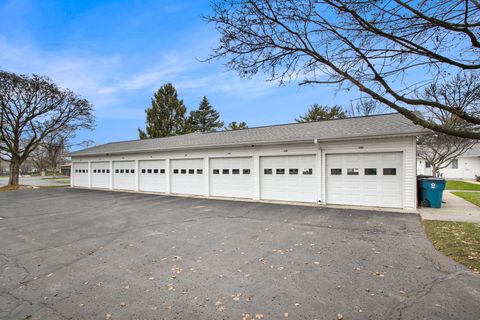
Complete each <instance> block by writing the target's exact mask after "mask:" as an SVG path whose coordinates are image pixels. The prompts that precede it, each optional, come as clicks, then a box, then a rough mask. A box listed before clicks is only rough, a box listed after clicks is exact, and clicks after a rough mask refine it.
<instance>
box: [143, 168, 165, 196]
mask: <svg viewBox="0 0 480 320" xmlns="http://www.w3.org/2000/svg"><path fill="white" fill-rule="evenodd" d="M139 167H140V168H139V170H140V171H139V178H140V183H139V189H140V191H152V192H166V191H167V177H166V174H165V160H148V161H140V162H139Z"/></svg>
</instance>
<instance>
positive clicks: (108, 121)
mask: <svg viewBox="0 0 480 320" xmlns="http://www.w3.org/2000/svg"><path fill="white" fill-rule="evenodd" d="M209 12H210V8H209V1H207V0H205V1H198V0H197V1H193V0H191V1H187V0H184V1H170V0H157V1H149V0H144V1H89V0H88V1H87V0H82V1H74V0H69V1H66V0H64V1H60V0H58V1H46V0H45V1H34V0H11V1H1V0H0V17H1V19H0V69H3V70H7V71H12V72H17V73H36V74H41V75H46V76H49V77H50V78H51V79H53V80H54V81H55V82H56V83H58V84H59V85H60V86H62V87H65V88H69V89H72V90H73V91H75V92H76V93H78V94H80V95H81V96H82V97H84V98H86V99H88V100H89V101H90V102H91V103H92V104H93V105H94V106H95V116H96V120H97V125H96V129H95V130H94V131H82V132H80V133H79V135H78V138H77V140H84V139H90V140H93V141H95V143H96V144H100V143H105V142H110V141H118V140H130V139H137V138H138V133H137V128H139V127H141V128H143V127H144V126H145V113H144V110H145V108H147V107H148V106H149V105H150V98H151V97H152V95H153V92H154V91H155V90H157V89H158V88H159V87H160V86H161V85H162V84H164V83H167V82H171V83H173V85H174V86H175V87H176V88H177V90H178V93H179V96H180V98H182V99H183V100H184V101H185V104H186V106H187V108H188V109H189V110H191V109H194V108H196V107H197V106H198V103H199V102H200V100H201V98H202V96H204V95H206V96H207V98H208V99H209V100H210V102H211V103H212V105H213V106H214V107H215V108H216V109H217V110H218V111H219V112H220V114H221V116H222V120H223V121H224V122H225V123H228V122H230V121H246V122H247V123H248V125H249V126H251V127H253V126H259V125H269V124H278V123H288V122H292V121H293V119H294V118H295V117H297V116H298V115H300V114H302V113H304V112H305V111H306V110H307V109H308V107H309V106H310V105H311V104H313V103H315V102H317V103H321V104H328V105H334V104H342V105H345V106H347V105H348V104H349V101H350V100H351V99H353V98H356V97H355V96H353V93H351V94H350V96H349V94H348V92H346V91H341V92H337V90H335V89H336V88H335V87H332V86H316V87H302V88H300V87H298V86H297V85H296V84H294V83H292V84H288V85H286V86H281V87H280V86H278V85H276V84H274V83H270V82H267V81H265V78H264V77H262V75H258V77H256V78H254V79H250V80H249V79H241V78H239V77H238V75H237V74H236V73H234V72H227V70H226V68H225V67H224V65H223V64H224V63H225V61H218V62H215V63H205V62H200V61H199V60H202V59H204V58H205V57H207V56H208V55H209V53H210V50H211V48H212V47H214V46H215V45H216V43H217V41H218V38H219V35H218V33H216V31H215V30H214V28H213V26H212V25H208V24H206V23H205V22H204V21H203V20H202V15H205V14H208V13H209Z"/></svg>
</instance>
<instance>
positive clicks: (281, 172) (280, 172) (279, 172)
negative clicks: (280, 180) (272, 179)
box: [275, 169, 285, 174]
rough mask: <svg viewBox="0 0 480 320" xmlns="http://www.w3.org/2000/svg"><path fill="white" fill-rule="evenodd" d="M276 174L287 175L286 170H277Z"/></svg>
mask: <svg viewBox="0 0 480 320" xmlns="http://www.w3.org/2000/svg"><path fill="white" fill-rule="evenodd" d="M275 173H276V174H285V169H277V170H275Z"/></svg>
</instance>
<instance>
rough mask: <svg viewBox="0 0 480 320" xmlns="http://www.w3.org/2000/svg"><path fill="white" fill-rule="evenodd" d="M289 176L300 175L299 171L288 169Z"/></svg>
mask: <svg viewBox="0 0 480 320" xmlns="http://www.w3.org/2000/svg"><path fill="white" fill-rule="evenodd" d="M288 174H298V169H295V168H290V169H288Z"/></svg>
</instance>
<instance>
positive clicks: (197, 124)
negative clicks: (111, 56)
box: [188, 97, 223, 133]
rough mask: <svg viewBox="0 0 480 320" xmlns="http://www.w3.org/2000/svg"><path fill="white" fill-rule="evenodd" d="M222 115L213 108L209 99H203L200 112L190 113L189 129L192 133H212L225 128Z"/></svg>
mask: <svg viewBox="0 0 480 320" xmlns="http://www.w3.org/2000/svg"><path fill="white" fill-rule="evenodd" d="M219 118H220V114H219V113H218V112H217V111H216V110H215V109H214V108H213V107H212V105H211V104H210V102H209V101H208V99H207V97H203V99H202V101H201V102H200V105H199V106H198V110H195V111H191V112H190V118H189V121H188V122H189V127H190V129H191V130H192V131H199V132H203V133H205V132H211V131H216V130H217V129H219V128H221V127H223V122H221V121H219Z"/></svg>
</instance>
